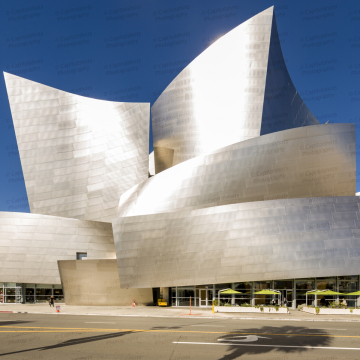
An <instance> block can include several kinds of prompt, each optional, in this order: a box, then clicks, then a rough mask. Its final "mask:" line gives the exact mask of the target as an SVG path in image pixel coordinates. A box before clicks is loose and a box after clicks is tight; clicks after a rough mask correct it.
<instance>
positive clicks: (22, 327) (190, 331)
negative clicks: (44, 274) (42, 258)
mask: <svg viewBox="0 0 360 360" xmlns="http://www.w3.org/2000/svg"><path fill="white" fill-rule="evenodd" d="M1 328H13V329H52V330H26V331H8V330H7V331H2V330H0V332H114V331H120V332H158V333H159V332H160V333H162V332H165V333H192V334H226V335H273V336H309V337H319V336H320V337H336V338H360V336H357V335H329V334H319V335H308V334H274V333H253V332H252V333H250V332H231V331H230V332H229V331H192V330H171V329H169V330H143V329H97V328H57V327H40V326H0V329H1ZM55 330H60V331H55ZM61 330H62V331H61ZM309 330H311V329H309Z"/></svg>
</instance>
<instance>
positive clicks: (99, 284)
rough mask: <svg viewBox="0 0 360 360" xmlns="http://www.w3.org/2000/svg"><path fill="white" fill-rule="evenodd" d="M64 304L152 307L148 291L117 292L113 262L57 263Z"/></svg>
mask: <svg viewBox="0 0 360 360" xmlns="http://www.w3.org/2000/svg"><path fill="white" fill-rule="evenodd" d="M58 267H59V272H60V278H61V283H62V287H63V291H64V296H65V304H66V305H82V306H131V305H132V304H133V302H135V304H136V305H150V304H153V294H152V289H151V288H148V289H121V288H120V281H119V274H118V269H117V263H116V260H115V259H114V260H60V261H58Z"/></svg>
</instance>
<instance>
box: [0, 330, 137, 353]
mask: <svg viewBox="0 0 360 360" xmlns="http://www.w3.org/2000/svg"><path fill="white" fill-rule="evenodd" d="M131 333H133V331H123V332H118V333H112V334H104V335H97V336H88V337H83V338H78V339H71V340H68V341H64V342H61V343H59V344H56V345H50V346H42V347H37V348H32V349H26V350H19V351H12V352H8V353H4V354H0V356H5V355H13V354H21V353H26V352H29V351H34V350H40V351H43V350H51V349H57V348H62V347H66V346H73V345H80V344H86V343H89V342H93V341H99V340H108V339H113V338H118V337H121V336H124V335H128V334H131Z"/></svg>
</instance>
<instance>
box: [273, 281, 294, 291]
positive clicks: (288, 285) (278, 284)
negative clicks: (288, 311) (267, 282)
mask: <svg viewBox="0 0 360 360" xmlns="http://www.w3.org/2000/svg"><path fill="white" fill-rule="evenodd" d="M292 288H293V281H292V280H275V281H274V289H275V290H286V289H289V290H292Z"/></svg>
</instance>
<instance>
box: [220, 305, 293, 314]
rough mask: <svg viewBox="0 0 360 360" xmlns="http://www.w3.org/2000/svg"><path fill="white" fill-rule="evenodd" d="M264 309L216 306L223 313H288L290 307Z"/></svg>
mask: <svg viewBox="0 0 360 360" xmlns="http://www.w3.org/2000/svg"><path fill="white" fill-rule="evenodd" d="M263 309H264V311H261V310H260V308H256V307H245V306H215V312H221V313H263V314H269V313H270V314H288V313H289V309H288V308H279V310H278V311H276V309H275V308H272V307H264V308H263Z"/></svg>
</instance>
